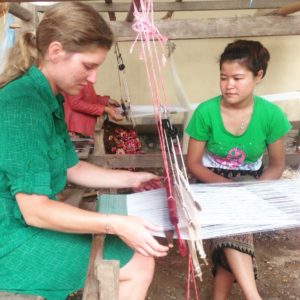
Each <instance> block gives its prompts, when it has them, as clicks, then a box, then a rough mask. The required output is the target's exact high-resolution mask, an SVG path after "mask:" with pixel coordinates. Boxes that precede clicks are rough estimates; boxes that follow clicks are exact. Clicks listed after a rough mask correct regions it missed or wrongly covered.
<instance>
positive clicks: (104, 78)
mask: <svg viewBox="0 0 300 300" xmlns="http://www.w3.org/2000/svg"><path fill="white" fill-rule="evenodd" d="M259 13H260V14H261V13H262V12H261V11H260V12H259ZM249 14H251V15H255V14H258V12H257V11H255V10H243V11H210V12H188V13H187V12H186V13H180V12H176V13H175V14H174V16H173V18H174V19H180V18H182V19H187V18H189V19H192V18H210V17H214V18H216V17H232V16H236V17H240V16H243V15H249ZM163 15H164V14H157V15H156V18H161V17H162V16H163ZM104 17H105V18H106V19H107V17H106V15H104ZM117 19H118V20H124V19H125V15H124V14H123V15H122V14H119V15H118V14H117ZM3 22H4V18H3V17H2V18H0V35H1V34H2V32H3ZM247 39H249V38H247ZM250 39H255V40H259V41H260V42H262V43H263V44H264V45H265V46H266V47H267V48H268V50H269V51H270V54H271V61H270V63H269V68H268V71H267V74H266V77H265V78H264V80H263V81H262V82H261V83H260V85H259V86H258V87H257V89H256V94H258V95H264V94H273V93H285V92H289V91H295V90H299V77H300V76H299V75H300V58H299V53H300V37H299V36H278V37H277V36H276V37H253V38H250ZM233 40H234V39H231V38H230V39H229V38H215V39H198V40H176V41H174V42H175V44H176V50H175V52H174V54H173V57H174V61H175V65H176V68H177V72H178V75H179V77H180V79H181V82H182V85H183V88H184V91H185V93H186V95H187V97H188V100H189V102H191V103H199V102H201V101H203V100H205V99H207V98H210V97H212V96H215V95H217V94H219V67H218V59H219V56H220V54H221V53H222V51H223V49H224V47H225V46H226V45H227V44H228V43H229V42H232V41H233ZM131 45H132V42H120V43H119V48H120V51H121V54H122V57H123V60H124V63H125V65H126V74H127V82H128V86H129V92H130V96H131V101H132V103H133V104H151V103H152V102H151V97H150V95H149V88H148V83H147V78H146V73H145V66H144V62H143V61H141V60H140V59H139V50H140V44H139V43H137V44H136V46H135V49H134V52H133V53H132V54H130V53H129V49H130V47H131ZM163 72H164V78H163V79H164V85H165V88H166V93H167V98H168V102H169V103H170V104H173V105H178V104H179V103H178V100H177V97H176V93H175V91H174V81H173V77H172V74H171V72H170V65H169V63H167V65H166V66H165V67H164V70H163ZM95 87H96V90H97V91H98V93H101V94H107V95H110V96H111V97H112V98H115V99H120V86H119V79H118V69H117V62H116V56H115V53H114V48H112V49H111V51H110V52H109V54H108V58H107V60H106V61H105V62H104V64H103V65H102V66H101V67H100V69H99V71H98V79H97V83H96V85H95ZM276 103H278V105H280V106H281V107H282V108H283V109H284V110H285V112H286V113H287V115H288V117H289V119H290V120H300V99H299V100H298V99H297V100H293V101H281V102H276Z"/></svg>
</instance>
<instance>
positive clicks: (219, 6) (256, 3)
mask: <svg viewBox="0 0 300 300" xmlns="http://www.w3.org/2000/svg"><path fill="white" fill-rule="evenodd" d="M29 1H31V0H25V1H23V2H29ZM48 1H50V0H48ZM65 1H68V0H65ZM77 1H79V0H77ZM9 2H14V1H9ZM42 2H46V1H42ZM82 2H85V1H84V0H83V1H82ZM292 2H294V0H253V1H252V5H251V6H250V5H249V0H231V1H228V0H227V1H226V0H225V1H224V0H222V1H220V0H219V1H183V2H180V3H179V2H161V1H154V11H156V12H164V11H200V10H240V9H275V8H278V7H281V6H283V5H287V4H290V3H292ZM89 4H91V5H92V6H93V7H94V8H95V9H96V10H97V11H99V12H128V11H129V9H130V5H131V4H130V3H129V2H128V3H125V2H123V3H122V2H120V3H110V4H105V3H99V2H93V1H89ZM46 8H47V7H45V6H42V5H38V6H37V10H38V11H41V12H42V11H45V9H46Z"/></svg>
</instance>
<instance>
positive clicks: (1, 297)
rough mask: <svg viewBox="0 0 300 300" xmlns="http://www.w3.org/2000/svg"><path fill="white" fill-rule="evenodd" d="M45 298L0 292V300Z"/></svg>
mask: <svg viewBox="0 0 300 300" xmlns="http://www.w3.org/2000/svg"><path fill="white" fill-rule="evenodd" d="M44 299H45V298H43V297H41V296H36V295H20V294H11V293H6V292H0V300H44Z"/></svg>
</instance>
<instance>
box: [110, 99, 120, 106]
mask: <svg viewBox="0 0 300 300" xmlns="http://www.w3.org/2000/svg"><path fill="white" fill-rule="evenodd" d="M108 105H109V106H114V107H120V106H121V105H120V103H119V102H118V101H117V100H115V99H111V98H109V100H108Z"/></svg>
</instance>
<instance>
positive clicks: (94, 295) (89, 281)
mask: <svg viewBox="0 0 300 300" xmlns="http://www.w3.org/2000/svg"><path fill="white" fill-rule="evenodd" d="M103 243H104V235H95V236H93V242H92V247H91V253H90V258H89V265H88V271H87V276H86V280H85V284H84V289H83V297H82V300H96V299H99V298H100V291H99V282H98V280H97V277H96V272H95V262H96V261H98V260H99V259H102V255H103V253H102V250H103Z"/></svg>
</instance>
